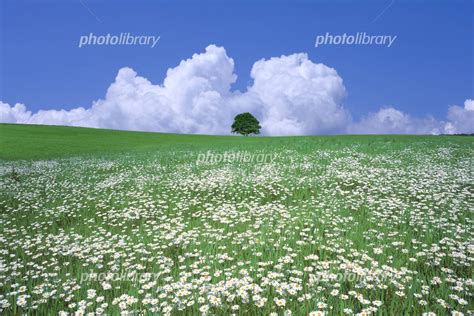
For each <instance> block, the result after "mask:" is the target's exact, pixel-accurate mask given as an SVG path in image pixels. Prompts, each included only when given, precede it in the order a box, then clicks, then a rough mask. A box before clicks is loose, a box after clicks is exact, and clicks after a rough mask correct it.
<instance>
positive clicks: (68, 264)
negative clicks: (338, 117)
mask: <svg viewBox="0 0 474 316" xmlns="http://www.w3.org/2000/svg"><path fill="white" fill-rule="evenodd" d="M40 128H42V127H36V129H40ZM71 129H73V128H71ZM4 131H5V130H4ZM5 133H6V132H5ZM122 133H126V132H122ZM118 135H119V134H118ZM11 137H13V136H11ZM117 137H120V136H117ZM130 137H131V136H130ZM163 137H166V135H165V136H163ZM169 137H179V136H176V135H175V136H169ZM183 137H184V136H183ZM199 137H200V136H196V138H194V139H193V140H192V141H190V142H189V146H187V145H186V143H185V142H182V143H180V144H179V145H177V146H173V145H172V144H168V145H166V146H161V147H160V146H155V147H153V146H152V145H153V141H152V140H148V141H147V143H146V147H144V149H142V150H135V149H134V150H128V151H127V148H125V147H123V146H124V145H121V147H120V150H121V151H120V152H108V153H105V154H100V153H101V151H99V150H98V151H97V153H96V154H94V153H91V152H87V153H81V152H78V153H77V154H74V152H73V151H74V150H73V149H71V148H82V147H80V146H76V145H74V144H71V148H69V149H68V150H70V151H71V154H69V155H67V156H61V157H59V156H58V157H57V158H55V157H54V156H55V154H52V156H50V157H48V156H47V155H44V156H43V157H39V156H38V157H36V156H35V157H33V158H31V157H28V155H27V154H23V156H21V155H19V156H18V157H14V158H12V156H8V157H6V158H5V159H3V160H0V243H1V245H2V246H1V249H0V314H2V315H22V314H28V315H29V314H31V315H45V314H59V315H117V314H123V315H142V314H144V315H201V314H205V315H230V314H235V315H345V314H347V315H356V314H357V315H369V314H374V315H423V314H425V315H435V314H436V315H447V314H448V315H451V314H453V315H463V314H464V315H470V314H472V313H473V311H474V304H473V301H474V299H473V270H472V264H473V259H474V240H473V235H474V234H473V233H474V231H473V216H472V212H473V210H474V162H473V157H474V140H473V139H472V137H448V136H431V137H428V136H405V137H403V136H385V137H382V136H365V137H363V136H360V137H355V136H327V137H300V138H243V137H242V138H241V137H229V140H228V141H227V140H226V141H222V138H216V139H215V140H214V139H213V138H209V137H208V138H205V137H204V136H202V137H203V138H202V139H203V141H202V142H201V143H200V142H199ZM71 139H72V138H71ZM87 139H89V138H85V139H81V140H78V141H81V142H86V143H87V141H88V140H87ZM0 140H2V139H1V138H0ZM3 141H4V144H7V143H8V144H11V142H7V139H6V138H4V139H3ZM172 142H173V140H171V143H172ZM135 143H137V142H135ZM14 145H15V146H18V147H17V148H20V147H21V143H20V144H11V145H8V146H10V147H9V148H10V149H8V152H9V153H12V152H13V151H14V147H12V146H14ZM48 146H49V145H48ZM48 146H46V145H44V146H43V147H44V148H45V149H44V150H45V151H47V150H49V149H48V148H50V147H48ZM104 146H105V145H104ZM38 147H41V144H38ZM4 148H5V147H4ZM51 148H53V147H51ZM19 150H20V149H19ZM38 150H40V149H38ZM51 150H52V149H51ZM56 150H58V149H56ZM1 151H2V149H1V148H0V153H1ZM243 151H245V152H246V153H250V154H255V155H258V154H265V155H272V159H267V160H265V161H263V162H258V161H252V162H246V161H245V160H242V159H241V160H235V159H234V160H231V161H225V160H221V161H216V159H214V160H211V161H198V157H199V155H200V154H201V156H202V154H203V153H205V154H207V155H218V154H222V153H224V152H227V153H238V152H243ZM5 152H7V149H5ZM36 153H38V152H36Z"/></svg>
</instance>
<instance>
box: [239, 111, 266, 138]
mask: <svg viewBox="0 0 474 316" xmlns="http://www.w3.org/2000/svg"><path fill="white" fill-rule="evenodd" d="M261 128H262V127H261V126H260V122H259V121H258V120H257V119H256V118H255V116H253V115H252V114H250V113H249V112H245V113H240V114H239V115H237V116H236V117H235V118H234V123H233V124H232V133H237V134H240V135H244V136H248V135H249V134H260V129H261Z"/></svg>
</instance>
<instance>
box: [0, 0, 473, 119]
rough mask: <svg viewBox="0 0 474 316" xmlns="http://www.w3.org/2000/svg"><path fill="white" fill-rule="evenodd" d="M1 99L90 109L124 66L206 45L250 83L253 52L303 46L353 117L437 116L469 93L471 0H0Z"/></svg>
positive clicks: (159, 68)
mask: <svg viewBox="0 0 474 316" xmlns="http://www.w3.org/2000/svg"><path fill="white" fill-rule="evenodd" d="M1 21H2V22H1V23H2V26H1V29H2V31H1V38H0V44H1V63H0V65H1V68H0V73H1V82H0V84H1V86H0V100H1V101H2V102H5V103H8V104H11V105H13V104H15V103H23V104H25V105H26V106H27V108H28V110H30V111H32V112H36V111H38V110H40V109H43V110H45V109H72V108H76V107H79V106H82V107H86V108H87V107H90V105H91V103H92V101H94V100H98V99H100V98H104V96H105V93H106V90H107V88H108V87H109V86H110V84H111V83H112V82H113V81H114V78H115V77H116V75H117V71H118V70H119V69H120V68H122V67H131V68H133V69H134V70H135V71H136V72H137V73H138V75H139V76H143V77H145V78H147V79H148V80H150V81H151V82H152V83H154V84H161V83H162V81H163V79H164V78H165V76H166V71H167V69H168V68H171V67H176V66H177V65H178V64H179V63H180V61H181V60H185V59H187V58H190V57H191V56H192V55H193V54H194V53H202V52H203V51H204V49H205V48H206V47H207V46H208V45H209V44H215V45H217V46H220V47H224V48H225V51H226V54H227V55H228V56H229V57H230V58H233V60H234V62H235V68H234V72H235V74H236V75H237V76H238V79H237V81H236V82H235V83H233V84H232V89H238V90H241V91H245V90H246V88H247V86H250V85H251V84H252V79H251V77H250V70H251V69H252V65H253V64H254V63H255V62H256V61H258V60H260V59H262V58H265V59H268V58H270V57H278V56H281V55H290V54H293V53H301V52H302V53H307V55H308V58H309V59H310V60H311V61H312V62H314V63H323V64H324V65H326V66H328V67H331V68H334V69H335V70H336V71H337V73H338V75H339V76H340V77H341V78H342V79H343V82H344V86H345V90H346V93H347V95H346V97H345V98H344V99H343V100H342V101H341V105H342V106H344V107H345V109H347V110H348V111H350V113H351V115H352V117H353V119H354V120H357V119H360V118H362V117H364V116H365V115H366V114H367V113H370V112H376V111H378V110H379V109H380V108H381V107H384V106H393V107H396V109H397V110H399V111H401V112H403V113H405V114H407V115H411V116H413V117H425V116H427V115H433V116H434V118H436V119H439V120H443V119H444V117H445V116H446V113H447V111H448V106H450V105H453V104H458V105H461V106H462V104H463V103H464V101H465V100H467V99H471V98H473V97H474V95H473V94H474V93H473V91H474V83H473V73H474V72H473V38H474V31H473V29H474V27H473V4H472V2H471V1H430V2H427V1H393V2H392V1H390V0H389V1H360V2H358V3H353V2H349V1H291V2H290V1H201V2H200V3H199V4H197V3H194V2H190V1H189V2H187V1H130V2H127V1H114V2H111V1H101V0H82V1H80V0H68V1H59V0H58V1H22V0H20V1H18V0H15V1H10V0H7V1H2V5H1ZM91 32H92V33H94V34H97V35H101V34H102V35H105V34H107V33H110V34H120V33H121V32H129V33H131V34H137V35H160V36H161V38H160V41H159V44H158V45H157V46H156V47H154V48H150V47H139V46H133V47H120V46H87V47H82V48H78V42H79V38H80V36H82V35H87V34H89V33H91ZM326 32H329V33H331V34H334V35H337V34H343V33H347V34H355V33H357V32H366V33H368V34H371V35H396V36H397V38H396V40H395V42H394V44H393V45H392V46H391V47H390V48H388V47H383V46H376V45H371V46H354V45H352V46H349V45H346V46H344V45H327V46H322V47H317V48H315V47H314V42H315V38H316V36H317V35H321V34H325V33H326Z"/></svg>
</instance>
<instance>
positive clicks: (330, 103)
mask: <svg viewBox="0 0 474 316" xmlns="http://www.w3.org/2000/svg"><path fill="white" fill-rule="evenodd" d="M251 77H252V78H253V79H254V84H253V86H251V87H250V88H249V89H248V91H249V93H255V94H256V95H257V96H258V97H259V98H260V100H261V107H262V109H261V111H262V117H263V121H262V127H263V129H264V131H266V132H267V134H270V135H309V134H316V133H321V132H323V133H327V132H336V131H339V130H341V129H342V128H344V127H345V125H346V124H347V123H348V122H349V121H350V115H349V113H348V111H346V110H345V109H344V108H343V107H342V106H341V101H342V99H343V97H344V96H345V93H346V92H345V88H344V85H343V83H342V78H341V77H339V75H338V74H337V72H336V71H335V70H334V69H332V68H329V67H327V66H325V65H323V64H314V63H313V62H311V61H310V60H309V59H308V56H307V55H306V54H293V55H290V56H281V57H278V58H271V59H269V60H260V61H257V62H256V63H255V64H254V65H253V68H252V72H251Z"/></svg>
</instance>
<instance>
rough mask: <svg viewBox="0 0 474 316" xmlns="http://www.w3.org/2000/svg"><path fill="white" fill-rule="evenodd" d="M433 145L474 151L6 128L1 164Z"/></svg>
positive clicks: (370, 140)
mask: <svg viewBox="0 0 474 316" xmlns="http://www.w3.org/2000/svg"><path fill="white" fill-rule="evenodd" d="M426 140H429V142H430V143H432V144H443V143H445V142H450V143H459V144H464V145H467V146H473V138H472V137H457V136H411V135H395V136H387V135H375V136H364V135H362V136H359V135H346V136H318V137H308V136H307V137H239V136H207V135H180V134H165V133H148V132H130V131H117V130H107V129H93V128H81V127H67V126H44V125H21V124H0V159H1V160H7V161H12V160H21V159H25V160H34V159H56V158H65V157H72V156H99V157H100V156H107V155H110V154H124V153H137V154H140V153H150V152H156V151H162V150H165V151H166V150H194V149H196V150H198V149H205V148H209V149H221V148H222V149H232V148H240V149H245V148H251V149H252V148H255V146H263V148H272V147H277V148H297V149H298V148H303V149H304V148H307V146H318V147H320V148H322V149H331V148H339V147H341V146H346V145H350V144H354V143H357V144H359V145H362V146H367V147H368V149H369V148H370V147H372V150H377V146H376V145H377V144H379V143H390V144H391V145H392V146H391V147H392V148H391V149H397V148H400V147H403V146H405V145H407V144H416V143H420V142H425V141H426Z"/></svg>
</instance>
